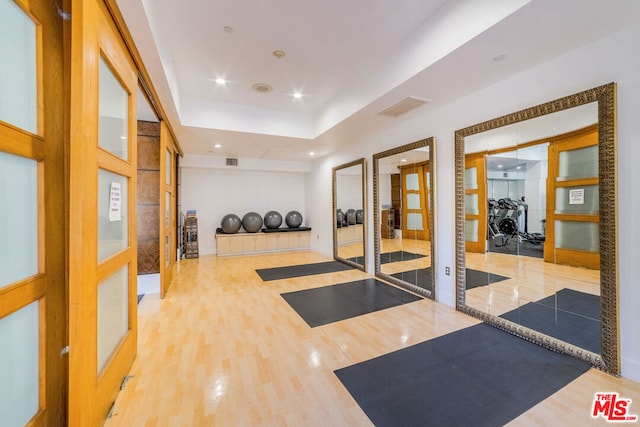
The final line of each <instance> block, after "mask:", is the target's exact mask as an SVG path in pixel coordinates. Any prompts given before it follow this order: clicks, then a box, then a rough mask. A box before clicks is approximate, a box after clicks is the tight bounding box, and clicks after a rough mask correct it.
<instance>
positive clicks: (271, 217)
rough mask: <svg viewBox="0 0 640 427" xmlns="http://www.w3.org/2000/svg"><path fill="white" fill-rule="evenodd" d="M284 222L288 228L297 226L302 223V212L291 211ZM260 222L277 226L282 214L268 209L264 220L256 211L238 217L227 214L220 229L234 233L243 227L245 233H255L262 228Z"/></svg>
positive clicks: (271, 226) (274, 227)
mask: <svg viewBox="0 0 640 427" xmlns="http://www.w3.org/2000/svg"><path fill="white" fill-rule="evenodd" d="M285 222H286V223H287V227H289V228H298V227H300V225H301V224H302V214H300V212H298V211H291V212H289V213H287V215H286V216H285ZM262 224H264V226H265V227H267V228H269V229H276V228H279V227H280V225H281V224H282V215H280V212H277V211H269V212H267V213H266V214H264V220H263V219H262V217H261V216H260V214H259V213H257V212H249V213H247V214H245V216H243V217H242V219H240V217H239V216H238V215H236V214H227V215H225V216H223V217H222V221H220V231H221V232H222V233H225V234H234V233H237V232H238V230H240V227H242V228H244V230H245V231H246V232H247V233H257V232H258V231H260V230H261V229H262Z"/></svg>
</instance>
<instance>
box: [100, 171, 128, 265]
mask: <svg viewBox="0 0 640 427" xmlns="http://www.w3.org/2000/svg"><path fill="white" fill-rule="evenodd" d="M128 185H129V180H128V179H127V178H126V177H124V176H122V175H117V174H115V173H112V172H108V171H106V170H104V169H99V170H98V261H102V260H104V259H105V258H108V257H110V256H111V255H114V254H116V253H118V252H120V251H121V250H123V249H125V248H127V247H128V246H129V240H128V233H129V230H128V221H127V217H128V213H129V211H128V208H129V207H128V191H127V190H128Z"/></svg>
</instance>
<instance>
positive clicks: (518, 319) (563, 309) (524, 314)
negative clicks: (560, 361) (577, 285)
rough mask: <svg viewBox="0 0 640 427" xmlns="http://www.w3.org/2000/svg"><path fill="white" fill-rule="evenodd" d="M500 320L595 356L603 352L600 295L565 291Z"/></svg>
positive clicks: (519, 309) (562, 290)
mask: <svg viewBox="0 0 640 427" xmlns="http://www.w3.org/2000/svg"><path fill="white" fill-rule="evenodd" d="M500 317H502V318H504V319H507V320H511V321H512V322H515V323H518V324H519V325H522V326H526V327H527V328H531V329H534V330H536V331H539V332H542V333H543V334H546V335H549V336H552V337H554V338H557V339H559V340H562V341H565V342H568V343H570V344H573V345H576V346H578V347H581V348H584V349H586V350H589V351H592V352H594V353H600V351H601V345H600V341H601V332H600V297H599V296H598V295H592V294H587V293H584V292H579V291H574V290H573V289H566V288H565V289H561V290H559V291H558V292H556V293H555V294H554V295H551V296H549V297H546V298H543V299H541V300H540V301H536V302H530V303H527V304H524V305H523V306H521V307H519V308H517V309H515V310H512V311H509V312H508V313H505V314H503V315H502V316H500Z"/></svg>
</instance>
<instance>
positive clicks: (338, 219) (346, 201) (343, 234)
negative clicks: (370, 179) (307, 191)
mask: <svg viewBox="0 0 640 427" xmlns="http://www.w3.org/2000/svg"><path fill="white" fill-rule="evenodd" d="M366 177H367V168H366V161H365V159H359V160H355V161H353V162H350V163H346V164H344V165H340V166H336V167H334V168H333V179H332V181H333V257H334V258H335V259H336V260H338V261H341V262H344V263H346V264H349V265H351V266H353V267H355V268H359V269H360V270H362V271H365V270H366V253H367V251H366V247H367V239H366V235H367V233H366V224H367V222H366V218H367V216H366V194H367V179H366Z"/></svg>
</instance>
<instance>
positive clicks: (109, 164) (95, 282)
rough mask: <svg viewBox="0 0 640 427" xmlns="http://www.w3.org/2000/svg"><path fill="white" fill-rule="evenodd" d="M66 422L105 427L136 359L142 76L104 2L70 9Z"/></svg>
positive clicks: (76, 4) (93, 1)
mask: <svg viewBox="0 0 640 427" xmlns="http://www.w3.org/2000/svg"><path fill="white" fill-rule="evenodd" d="M71 15H72V16H73V19H72V20H71V26H72V32H71V34H72V44H71V135H72V136H73V138H71V141H70V153H71V158H70V169H69V173H70V208H69V216H70V219H69V221H70V224H69V258H70V263H69V340H70V353H69V425H73V426H89V427H91V426H98V425H102V424H103V423H104V421H105V419H106V418H107V416H108V414H109V410H110V407H111V406H112V404H113V402H114V400H115V398H116V396H117V394H118V391H119V390H120V385H121V383H122V382H123V380H124V378H125V376H126V375H127V373H128V372H129V370H130V368H131V365H132V363H133V359H134V357H135V354H136V341H137V305H136V303H137V297H136V278H137V237H136V169H137V149H136V141H137V117H136V103H137V99H136V95H137V93H138V75H137V70H136V68H135V66H134V64H133V61H132V59H131V57H130V55H129V52H128V50H127V49H126V47H125V45H124V43H123V41H122V38H121V36H120V34H119V33H118V31H117V29H116V28H115V25H114V23H113V21H112V19H111V15H110V14H109V12H108V11H107V9H106V7H105V4H104V3H103V2H102V1H100V0H87V1H83V2H73V3H72V11H71Z"/></svg>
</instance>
